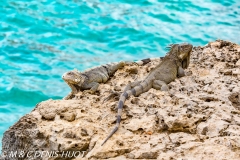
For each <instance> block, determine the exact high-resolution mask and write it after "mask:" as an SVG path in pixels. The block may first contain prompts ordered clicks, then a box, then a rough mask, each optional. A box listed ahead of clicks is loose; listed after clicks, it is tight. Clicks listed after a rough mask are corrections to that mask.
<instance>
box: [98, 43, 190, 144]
mask: <svg viewBox="0 0 240 160" xmlns="http://www.w3.org/2000/svg"><path fill="white" fill-rule="evenodd" d="M192 48H193V46H192V45H191V44H189V43H181V44H173V45H171V46H170V51H169V52H168V54H167V55H166V56H165V57H164V58H163V59H162V62H161V63H160V64H159V65H158V66H157V67H155V68H154V69H153V70H152V71H150V73H149V74H148V76H147V77H146V78H145V79H144V80H142V81H136V82H133V83H130V84H128V85H127V86H126V87H125V89H124V91H123V93H122V94H121V96H120V99H119V102H118V107H117V108H118V113H117V120H116V126H115V128H114V129H113V130H112V132H111V133H110V134H109V136H108V137H107V138H106V139H105V140H104V142H103V143H102V145H103V144H104V143H105V142H106V141H107V140H108V139H109V138H110V137H111V136H112V135H113V134H114V133H115V132H116V131H117V130H118V127H119V125H120V122H121V115H122V109H123V105H124V102H125V101H126V99H127V98H128V97H130V96H131V95H133V96H138V95H140V94H142V93H144V92H147V91H148V90H149V89H151V88H154V89H157V90H162V91H168V90H169V88H168V85H167V84H168V83H170V82H172V81H174V80H175V79H176V78H177V77H182V76H184V75H185V73H184V70H183V69H186V68H187V67H188V65H189V63H190V54H191V51H192Z"/></svg>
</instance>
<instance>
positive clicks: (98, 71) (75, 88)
mask: <svg viewBox="0 0 240 160" xmlns="http://www.w3.org/2000/svg"><path fill="white" fill-rule="evenodd" d="M162 58H163V57H159V58H147V59H143V60H140V61H137V62H127V61H125V62H124V61H121V62H116V63H109V64H105V65H102V66H97V67H94V68H90V69H87V70H85V71H84V72H79V71H77V70H72V71H69V72H66V73H64V74H63V75H62V79H63V80H64V81H65V82H66V83H67V84H68V85H69V87H70V88H71V90H72V91H71V93H69V94H68V95H67V96H66V97H64V98H63V99H65V100H67V99H70V98H72V97H73V96H74V94H76V93H78V92H80V91H84V90H88V91H86V92H89V93H94V92H96V91H97V89H98V86H99V83H105V82H106V81H107V80H108V79H109V78H110V77H111V76H112V75H113V74H114V73H115V72H116V71H117V70H118V69H120V68H122V67H124V66H125V65H127V64H131V63H135V64H138V65H145V64H147V63H149V62H151V61H152V60H156V59H162ZM89 89H90V90H89Z"/></svg>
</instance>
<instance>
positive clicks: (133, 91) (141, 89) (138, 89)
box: [102, 80, 152, 145]
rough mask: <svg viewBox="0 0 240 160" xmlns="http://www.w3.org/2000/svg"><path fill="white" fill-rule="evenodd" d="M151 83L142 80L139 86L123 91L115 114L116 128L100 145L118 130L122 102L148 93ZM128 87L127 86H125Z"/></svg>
mask: <svg viewBox="0 0 240 160" xmlns="http://www.w3.org/2000/svg"><path fill="white" fill-rule="evenodd" d="M151 84H152V83H149V81H146V80H144V81H143V82H141V83H140V84H138V85H136V86H135V87H133V88H132V89H128V90H126V89H125V90H126V91H124V92H123V93H122V94H121V96H120V99H119V102H118V113H117V121H116V126H115V128H114V129H113V130H112V132H111V133H110V134H109V135H108V137H107V138H106V139H105V140H104V142H103V143H102V145H103V144H104V143H105V142H107V140H108V139H109V138H110V137H112V135H113V134H114V133H115V132H116V131H117V130H118V127H119V125H120V122H121V116H122V109H123V105H124V102H125V101H126V99H127V98H128V97H130V96H131V95H134V96H138V95H140V94H141V93H143V92H146V91H148V90H149V89H150V88H151V87H152V85H151ZM127 87H129V86H127Z"/></svg>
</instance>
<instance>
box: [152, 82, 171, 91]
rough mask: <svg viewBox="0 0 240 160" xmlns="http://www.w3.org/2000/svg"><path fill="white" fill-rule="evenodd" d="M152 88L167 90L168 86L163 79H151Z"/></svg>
mask: <svg viewBox="0 0 240 160" xmlns="http://www.w3.org/2000/svg"><path fill="white" fill-rule="evenodd" d="M153 88H154V89H157V90H161V91H168V90H169V87H168V85H167V84H166V83H165V82H164V81H160V80H154V81H153Z"/></svg>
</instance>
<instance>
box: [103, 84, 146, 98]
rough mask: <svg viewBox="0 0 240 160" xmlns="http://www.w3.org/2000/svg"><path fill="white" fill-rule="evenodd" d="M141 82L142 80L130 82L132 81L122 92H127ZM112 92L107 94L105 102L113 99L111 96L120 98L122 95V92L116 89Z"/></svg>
mask: <svg viewBox="0 0 240 160" xmlns="http://www.w3.org/2000/svg"><path fill="white" fill-rule="evenodd" d="M141 82H142V81H136V82H130V83H128V84H127V86H126V87H125V89H124V91H123V92H122V93H124V92H126V91H127V90H130V89H132V88H133V87H135V86H137V85H139V84H140V83H141ZM110 92H111V93H110V95H109V96H107V97H106V98H104V100H103V102H105V101H108V100H109V99H111V98H113V97H118V98H119V97H120V95H121V94H122V93H119V92H115V91H110Z"/></svg>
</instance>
